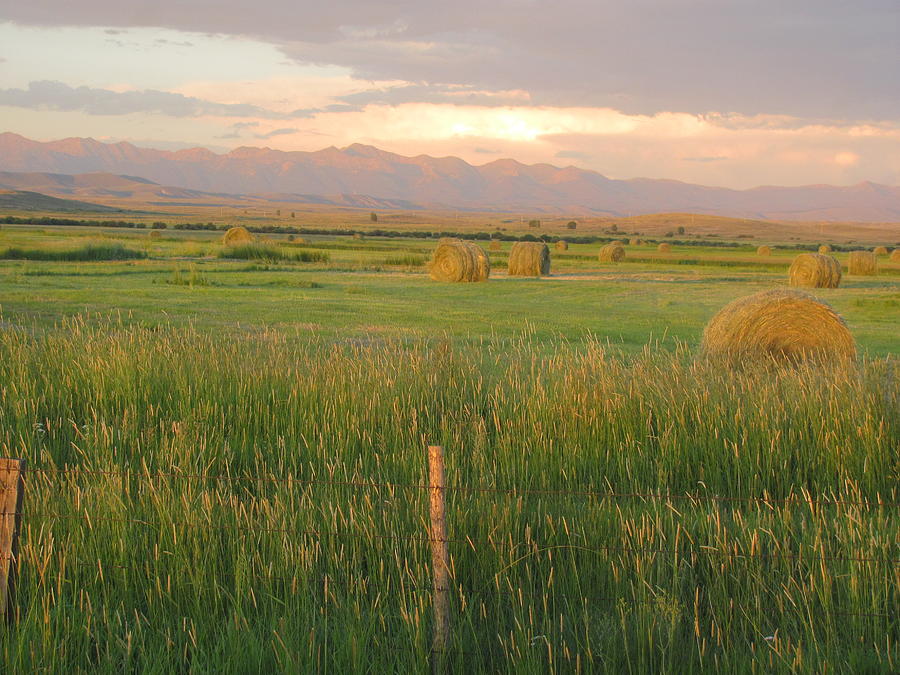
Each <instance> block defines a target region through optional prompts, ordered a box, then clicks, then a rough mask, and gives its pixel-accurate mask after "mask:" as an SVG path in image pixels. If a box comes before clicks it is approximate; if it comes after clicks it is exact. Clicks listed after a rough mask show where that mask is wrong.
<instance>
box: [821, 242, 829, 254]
mask: <svg viewBox="0 0 900 675" xmlns="http://www.w3.org/2000/svg"><path fill="white" fill-rule="evenodd" d="M819 253H821V254H822V255H825V254H826V253H831V247H830V246H829V245H828V244H822V245H821V246H820V247H819Z"/></svg>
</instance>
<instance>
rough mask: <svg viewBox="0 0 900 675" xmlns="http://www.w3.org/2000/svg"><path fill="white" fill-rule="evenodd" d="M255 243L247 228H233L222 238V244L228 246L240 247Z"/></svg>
mask: <svg viewBox="0 0 900 675" xmlns="http://www.w3.org/2000/svg"><path fill="white" fill-rule="evenodd" d="M251 241H253V235H252V234H250V231H249V230H248V229H247V228H246V227H241V226H238V227H231V228H229V229H228V231H227V232H226V233H225V236H224V237H222V243H223V244H225V245H226V246H239V245H240V244H249V243H250V242H251Z"/></svg>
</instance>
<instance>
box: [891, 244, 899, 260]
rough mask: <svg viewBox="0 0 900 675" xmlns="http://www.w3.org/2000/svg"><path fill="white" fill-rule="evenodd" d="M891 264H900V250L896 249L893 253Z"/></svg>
mask: <svg viewBox="0 0 900 675" xmlns="http://www.w3.org/2000/svg"><path fill="white" fill-rule="evenodd" d="M891 262H895V263H900V248H895V249H894V251H893V253H891Z"/></svg>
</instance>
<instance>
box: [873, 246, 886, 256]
mask: <svg viewBox="0 0 900 675" xmlns="http://www.w3.org/2000/svg"><path fill="white" fill-rule="evenodd" d="M872 253H874V254H875V255H887V254H888V250H887V247H886V246H876V247H875V248H873V249H872Z"/></svg>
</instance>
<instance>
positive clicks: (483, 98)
mask: <svg viewBox="0 0 900 675" xmlns="http://www.w3.org/2000/svg"><path fill="white" fill-rule="evenodd" d="M530 98H531V97H530V95H529V94H528V92H526V91H487V90H483V89H475V88H473V87H469V86H465V85H441V84H405V85H399V86H393V87H384V88H379V89H365V90H363V91H358V92H354V93H352V94H346V95H344V96H339V97H338V100H341V101H344V102H345V103H349V104H355V105H369V104H379V105H401V104H403V103H453V104H455V105H481V106H508V105H521V104H523V103H528V102H529V100H530Z"/></svg>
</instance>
